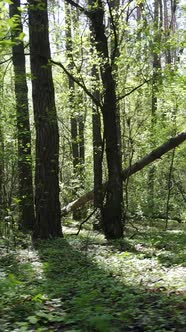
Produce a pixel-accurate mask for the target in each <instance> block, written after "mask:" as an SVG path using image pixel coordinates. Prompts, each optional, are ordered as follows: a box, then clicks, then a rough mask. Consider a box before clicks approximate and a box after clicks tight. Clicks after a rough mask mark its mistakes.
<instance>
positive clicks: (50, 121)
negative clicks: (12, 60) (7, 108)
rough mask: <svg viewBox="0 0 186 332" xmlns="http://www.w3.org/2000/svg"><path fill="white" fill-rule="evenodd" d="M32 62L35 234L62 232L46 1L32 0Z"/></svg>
mask: <svg viewBox="0 0 186 332" xmlns="http://www.w3.org/2000/svg"><path fill="white" fill-rule="evenodd" d="M29 35H30V62H31V74H32V98H33V109H34V119H35V128H36V166H35V204H36V225H35V230H34V237H36V238H49V237H58V236H61V235H62V230H61V220H60V202H59V178H58V170H59V133H58V123H57V114H56V107H55V99H54V86H53V79H52V70H51V65H50V58H51V55H50V44H49V34H48V11H47V0H42V1H39V2H38V1H35V0H30V1H29Z"/></svg>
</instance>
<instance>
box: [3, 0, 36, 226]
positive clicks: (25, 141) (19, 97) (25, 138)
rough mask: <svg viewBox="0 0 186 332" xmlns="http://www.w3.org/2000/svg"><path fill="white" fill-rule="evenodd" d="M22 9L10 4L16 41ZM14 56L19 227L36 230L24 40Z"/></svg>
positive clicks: (17, 43)
mask: <svg viewBox="0 0 186 332" xmlns="http://www.w3.org/2000/svg"><path fill="white" fill-rule="evenodd" d="M19 8H20V0H14V1H13V2H12V3H11V4H10V5H9V13H10V17H13V16H14V15H15V16H14V17H15V23H16V28H14V30H12V39H13V40H15V39H16V38H17V37H18V36H19V34H20V33H21V32H23V28H22V23H21V14H20V10H19ZM12 59H13V66H14V74H15V96H16V118H17V138H18V176H19V179H18V181H19V194H18V198H19V200H20V202H19V212H20V228H21V229H26V230H28V229H33V226H34V218H35V217H34V200H33V182H32V157H31V133H30V123H29V108H28V89H27V82H26V70H25V55H24V45H23V42H22V41H17V42H16V45H14V46H13V47H12Z"/></svg>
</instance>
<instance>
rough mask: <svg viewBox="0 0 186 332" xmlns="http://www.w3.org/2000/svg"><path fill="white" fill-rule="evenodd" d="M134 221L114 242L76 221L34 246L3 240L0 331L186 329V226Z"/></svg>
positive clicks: (71, 331) (133, 331)
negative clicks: (81, 227)
mask: <svg viewBox="0 0 186 332" xmlns="http://www.w3.org/2000/svg"><path fill="white" fill-rule="evenodd" d="M72 226H73V227H72ZM133 226H134V225H127V227H126V235H125V238H124V239H123V240H120V241H111V242H107V241H106V240H105V239H104V237H103V236H102V235H100V234H99V233H96V232H93V231H91V230H89V229H87V230H83V231H82V232H80V234H79V236H75V235H72V234H74V233H75V231H77V229H76V228H74V223H73V225H69V223H68V225H67V226H65V227H64V235H65V236H64V238H63V239H55V240H49V241H39V242H37V243H36V244H35V245H34V246H33V245H32V244H31V241H30V240H29V239H24V238H23V239H20V240H19V241H17V243H16V246H15V243H9V244H8V245H7V243H5V241H4V239H2V240H1V242H0V249H1V256H0V331H2V332H6V331H11V332H14V331H64V332H66V331H68V332H73V331H74V332H75V331H76V332H78V331H79V332H94V331H95V332H107V331H108V332H119V331H121V332H129V331H132V332H135V331H139V332H140V331H147V332H148V331H154V332H158V331H161V332H163V331H176V332H183V331H185V330H186V319H185V312H186V247H185V245H186V229H184V228H185V225H179V224H174V225H171V226H170V227H169V229H168V230H167V231H163V228H162V229H161V227H160V224H156V225H151V227H149V226H148V224H147V225H136V224H135V227H133Z"/></svg>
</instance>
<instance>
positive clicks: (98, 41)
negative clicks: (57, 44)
mask: <svg viewBox="0 0 186 332" xmlns="http://www.w3.org/2000/svg"><path fill="white" fill-rule="evenodd" d="M89 17H90V20H91V26H92V31H93V34H94V39H95V47H96V50H97V52H98V55H99V56H100V57H102V58H103V62H102V63H101V65H100V71H101V79H102V84H103V91H104V96H103V106H102V115H103V125H104V134H105V142H106V158H107V168H108V186H107V191H106V202H105V205H104V206H103V209H102V222H103V227H104V233H105V236H106V238H107V239H117V238H121V237H122V235H123V224H122V202H123V188H122V168H121V158H120V151H119V137H118V128H117V101H116V89H115V81H114V78H113V73H112V67H111V65H110V63H109V52H108V42H107V37H106V35H105V28H104V22H103V20H104V9H103V3H102V1H101V0H98V1H94V0H93V1H92V8H91V12H90V15H89Z"/></svg>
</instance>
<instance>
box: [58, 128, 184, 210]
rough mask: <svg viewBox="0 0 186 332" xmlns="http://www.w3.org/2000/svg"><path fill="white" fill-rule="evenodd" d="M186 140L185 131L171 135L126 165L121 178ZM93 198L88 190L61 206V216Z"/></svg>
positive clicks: (137, 170)
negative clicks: (143, 155) (134, 161)
mask: <svg viewBox="0 0 186 332" xmlns="http://www.w3.org/2000/svg"><path fill="white" fill-rule="evenodd" d="M185 140H186V131H184V132H182V133H180V134H178V135H176V136H174V137H171V138H170V139H169V140H168V141H166V142H165V143H163V144H162V145H160V146H159V147H158V148H156V149H154V150H153V151H151V152H150V153H149V154H147V155H146V156H145V157H143V158H141V159H140V160H138V161H137V162H136V163H134V164H133V165H131V166H130V167H127V168H125V169H124V170H123V172H122V179H123V181H125V180H126V179H127V178H128V177H130V176H131V175H133V174H135V173H137V172H139V171H140V170H142V169H143V168H144V167H145V166H147V165H149V164H151V163H152V162H153V161H155V160H157V159H160V158H161V157H162V156H163V155H164V154H166V153H167V152H169V151H170V150H172V149H174V148H176V147H177V146H178V145H180V144H181V143H183V142H184V141H185ZM106 187H107V182H105V183H104V184H103V191H105V190H106ZM93 199H94V190H91V191H89V192H88V193H86V194H84V195H82V196H81V197H79V198H77V199H76V200H74V201H72V202H70V203H69V204H68V205H66V206H65V207H63V208H62V211H61V214H62V216H65V215H67V214H68V213H69V212H72V211H74V210H76V209H79V208H80V207H81V206H83V205H85V204H86V203H88V202H90V201H92V200H93Z"/></svg>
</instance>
